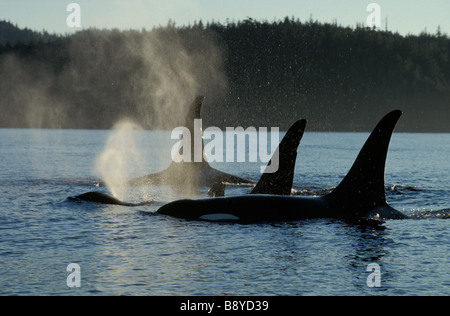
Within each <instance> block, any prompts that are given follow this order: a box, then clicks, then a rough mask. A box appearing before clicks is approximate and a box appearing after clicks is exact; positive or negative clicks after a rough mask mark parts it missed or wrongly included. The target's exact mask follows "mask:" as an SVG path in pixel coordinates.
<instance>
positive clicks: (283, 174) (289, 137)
mask: <svg viewBox="0 0 450 316" xmlns="http://www.w3.org/2000/svg"><path fill="white" fill-rule="evenodd" d="M305 128H306V120H300V121H297V122H296V123H295V124H294V125H292V126H291V128H290V129H289V130H288V132H287V133H286V135H285V136H284V138H283V140H282V141H281V143H280V145H279V146H278V148H277V150H276V151H275V153H274V156H276V155H278V170H277V171H276V172H274V173H268V172H267V170H268V168H269V166H271V165H272V160H271V161H270V162H269V164H268V167H267V168H266V172H264V174H263V175H262V176H261V178H260V179H259V181H258V183H257V184H256V186H255V188H254V189H253V191H252V192H251V194H275V195H290V194H291V190H292V182H293V180H294V169H295V162H296V159H297V149H298V146H299V144H300V141H301V139H302V137H303V133H304V132H305ZM272 159H273V158H272Z"/></svg>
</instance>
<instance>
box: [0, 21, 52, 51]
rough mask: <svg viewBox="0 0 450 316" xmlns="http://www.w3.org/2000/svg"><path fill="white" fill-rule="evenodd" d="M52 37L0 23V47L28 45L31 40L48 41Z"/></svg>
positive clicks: (8, 23)
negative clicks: (19, 44)
mask: <svg viewBox="0 0 450 316" xmlns="http://www.w3.org/2000/svg"><path fill="white" fill-rule="evenodd" d="M53 37H54V36H53V35H50V34H48V33H47V32H43V33H40V32H35V31H32V30H30V29H27V28H25V29H20V28H19V27H17V25H14V24H12V23H10V22H6V21H0V45H4V46H6V45H8V44H9V45H12V46H14V45H16V44H17V43H30V42H31V41H33V40H39V39H42V40H44V41H48V40H50V39H51V38H53Z"/></svg>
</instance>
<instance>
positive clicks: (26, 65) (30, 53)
mask: <svg viewBox="0 0 450 316" xmlns="http://www.w3.org/2000/svg"><path fill="white" fill-rule="evenodd" d="M2 25H5V22H0V34H1V35H0V73H1V74H2V76H1V77H0V96H1V97H0V110H1V112H2V116H1V118H0V126H3V127H63V128H67V127H70V128H110V127H111V126H112V125H113V124H114V123H115V121H116V120H118V119H119V118H121V117H123V116H127V117H130V118H132V119H135V120H137V121H139V122H140V120H141V119H142V118H143V117H144V116H145V117H147V118H149V117H151V118H153V117H156V116H157V115H158V112H157V111H156V110H155V108H154V107H152V106H149V107H147V108H146V111H147V112H146V113H144V114H143V112H142V108H141V107H140V104H141V103H143V102H144V103H145V102H146V101H145V97H146V96H147V95H146V94H144V93H143V92H144V90H145V89H149V87H150V88H151V87H152V85H157V84H161V82H156V81H158V80H159V81H161V78H159V77H152V76H149V75H148V73H152V72H154V71H159V70H157V69H172V68H173V70H174V71H175V73H176V71H178V68H176V67H178V66H179V65H178V64H179V63H180V62H181V61H182V60H183V59H180V60H178V59H176V58H175V59H173V58H172V59H171V58H169V57H170V56H175V55H176V53H177V52H176V51H175V52H174V51H171V50H168V49H167V47H169V46H167V43H170V42H171V41H172V42H174V44H176V46H174V47H182V48H183V51H181V52H180V54H185V55H186V56H189V60H185V61H183V62H184V63H189V64H191V65H189V66H190V67H189V71H190V72H192V73H193V74H192V78H194V79H195V80H196V84H195V85H194V86H195V87H196V91H192V94H193V95H194V94H197V93H202V94H206V95H207V97H208V101H207V103H206V104H205V111H204V112H205V119H206V120H207V121H208V123H209V124H211V125H216V126H220V127H225V126H237V125H243V126H249V125H252V126H280V127H282V128H287V127H288V126H289V125H290V124H291V123H292V122H293V121H295V120H297V119H299V118H307V119H309V120H310V122H311V124H310V126H309V128H310V129H316V130H326V131H327V130H364V129H366V128H367V126H371V123H373V121H374V120H376V119H378V118H379V117H381V116H382V115H384V114H385V113H386V112H388V111H390V110H392V109H395V108H399V109H402V110H403V111H404V112H405V117H404V120H402V123H401V124H400V126H399V129H400V130H404V131H445V132H450V124H449V119H450V39H449V38H448V36H447V35H446V34H442V32H441V30H440V29H438V30H437V32H436V34H428V33H426V32H422V33H421V34H420V35H407V36H401V35H399V34H398V33H392V32H389V31H377V30H373V29H369V28H365V27H362V26H360V25H359V26H357V27H356V28H350V27H342V26H339V25H337V22H334V23H332V24H328V23H318V22H315V21H313V20H312V19H310V20H309V21H307V22H301V21H299V20H298V19H295V18H288V17H287V18H285V19H284V20H280V21H275V22H267V21H255V20H253V19H251V18H247V19H246V20H244V21H238V22H230V21H227V23H226V24H220V23H216V22H208V23H206V24H205V23H204V22H202V21H199V22H196V23H194V25H189V26H183V27H176V26H175V23H174V22H173V21H170V23H169V24H168V25H167V26H166V27H160V28H154V29H153V30H151V31H146V30H141V31H133V30H130V31H119V30H97V29H90V30H85V31H81V32H78V33H76V34H74V35H70V36H50V35H48V34H40V36H36V33H33V34H34V35H33V36H31V35H30V36H29V37H26V36H19V35H18V34H19V33H17V32H18V31H17V28H13V29H15V30H12V29H9V31H7V32H6V33H7V34H9V35H8V36H10V38H14V39H17V40H16V41H15V42H14V41H11V40H10V41H9V42H8V43H7V42H5V40H4V38H5V35H4V34H5V32H1V30H2V28H1V27H2ZM9 26H10V25H9V24H8V27H9ZM28 31H29V30H28ZM29 32H31V31H29ZM29 32H28V33H29ZM29 34H31V33H29ZM175 35H176V36H175ZM154 37H158V38H159V39H161V41H162V43H163V44H161V47H159V48H158V47H154V49H153V50H152V51H153V52H155V51H157V52H159V53H160V54H162V55H165V54H167V55H168V57H167V58H159V59H158V63H159V64H156V62H152V61H151V58H150V57H149V56H148V55H145V56H144V55H143V52H144V51H145V49H146V48H147V47H146V45H148V43H149V41H148V39H149V38H154ZM151 43H152V44H151V45H153V46H158V45H159V44H157V43H155V42H151ZM212 46H214V47H215V49H211V47H212ZM158 49H159V50H158ZM212 55H218V56H214V57H217V58H219V59H220V62H216V63H213V64H212V65H214V67H211V66H206V64H207V63H206V60H207V59H210V58H212ZM143 56H144V57H143ZM174 60H175V61H174ZM161 63H162V64H161ZM161 67H162V68H161ZM212 68H215V69H212ZM184 75H185V74H184ZM182 76H183V74H180V78H183V77H182ZM220 76H223V77H225V78H226V82H224V81H223V80H222V81H221V80H217V78H218V77H220ZM154 78H159V79H154ZM146 80H147V81H148V80H156V81H155V82H150V83H148V82H147V83H145V84H143V82H145V81H146ZM169 81H170V80H169ZM150 90H151V89H150ZM152 91H153V90H152ZM31 92H32V93H31ZM27 93H28V95H27ZM24 95H27V97H24ZM137 95H138V96H139V98H137V97H136V96H137ZM189 97H190V96H186V103H187V104H188V103H189V102H190V100H189V99H188V98H189ZM30 98H36V102H31V103H30V102H29V100H30ZM37 99H40V100H39V101H40V102H37V101H38V100H37ZM183 105H184V104H183ZM180 106H182V105H181V104H180ZM34 107H39V108H40V110H41V108H42V111H43V112H44V113H46V115H44V116H43V118H42V119H41V120H40V125H39V124H38V125H36V124H34V123H33V124H31V123H30V122H34V121H33V118H32V117H31V118H30V115H31V116H33V115H35V114H29V113H30V108H31V109H34ZM31 113H33V111H31ZM49 113H50V114H49ZM26 117H28V119H26ZM140 123H143V125H144V126H145V127H147V128H155V127H156V125H155V124H156V123H155V122H154V121H152V120H147V121H146V122H140ZM158 127H159V128H161V125H158ZM162 127H163V128H170V124H168V125H163V126H162Z"/></svg>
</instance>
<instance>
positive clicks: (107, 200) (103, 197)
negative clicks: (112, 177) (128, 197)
mask: <svg viewBox="0 0 450 316" xmlns="http://www.w3.org/2000/svg"><path fill="white" fill-rule="evenodd" d="M69 200H70V201H85V202H94V203H100V204H109V205H120V206H130V207H135V206H144V205H150V204H151V203H152V202H153V201H147V202H143V203H137V204H135V203H127V202H122V201H120V200H119V199H117V198H115V197H113V196H110V195H108V194H105V193H101V192H89V193H85V194H82V195H78V196H76V197H71V198H69Z"/></svg>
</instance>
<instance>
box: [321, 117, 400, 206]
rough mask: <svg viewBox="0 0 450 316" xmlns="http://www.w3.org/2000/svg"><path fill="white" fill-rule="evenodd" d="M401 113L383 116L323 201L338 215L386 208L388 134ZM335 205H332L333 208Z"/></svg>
mask: <svg viewBox="0 0 450 316" xmlns="http://www.w3.org/2000/svg"><path fill="white" fill-rule="evenodd" d="M401 115H402V112H401V111H399V110H396V111H393V112H391V113H389V114H387V115H386V116H385V117H384V118H383V119H382V120H381V121H380V122H379V123H378V125H377V126H376V127H375V129H374V130H373V132H372V134H371V135H370V136H369V138H368V140H367V141H366V143H365V145H364V147H363V148H362V149H361V152H360V153H359V155H358V157H357V158H356V161H355V162H354V164H353V166H352V168H351V169H350V171H349V173H348V174H347V176H346V177H345V178H344V180H342V182H341V183H340V184H339V185H338V187H337V188H336V189H335V190H334V191H333V192H331V193H330V194H329V195H327V196H326V198H327V199H328V200H329V201H330V202H331V203H333V204H334V203H335V202H336V203H337V204H339V205H340V207H341V208H342V211H344V212H347V213H350V212H353V213H356V214H359V213H360V212H365V211H368V210H371V209H373V208H375V207H379V206H386V205H387V202H386V192H385V186H384V172H385V165H386V158H387V153H388V149H389V143H390V140H391V136H392V133H393V131H394V128H395V126H396V125H397V122H398V120H399V119H400V116H401ZM334 205H336V204H334Z"/></svg>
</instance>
